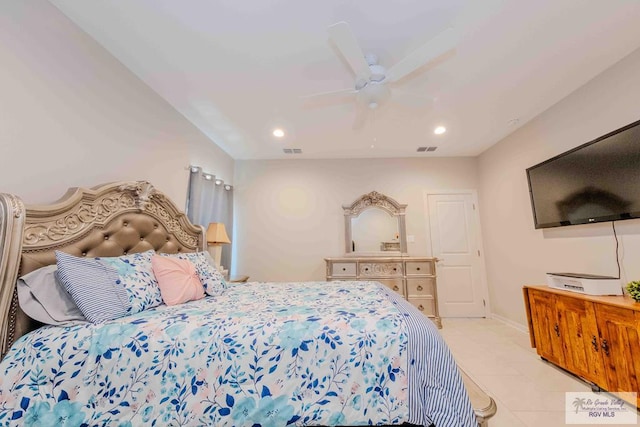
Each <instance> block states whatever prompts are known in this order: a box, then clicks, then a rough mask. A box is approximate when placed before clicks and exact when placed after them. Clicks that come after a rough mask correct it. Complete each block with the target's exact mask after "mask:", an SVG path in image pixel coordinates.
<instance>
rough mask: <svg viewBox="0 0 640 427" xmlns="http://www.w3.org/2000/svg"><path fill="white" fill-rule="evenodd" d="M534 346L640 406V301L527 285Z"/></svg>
mask: <svg viewBox="0 0 640 427" xmlns="http://www.w3.org/2000/svg"><path fill="white" fill-rule="evenodd" d="M523 292H524V301H525V306H526V310H527V320H528V322H529V334H530V338H531V346H532V347H535V348H536V350H537V352H538V355H540V357H542V358H543V359H545V360H547V361H549V362H551V363H554V364H556V365H558V366H560V367H561V368H563V369H566V370H567V371H569V372H571V373H573V374H575V375H577V376H579V377H581V378H583V379H585V380H587V381H589V382H591V383H593V384H595V385H597V386H598V387H600V388H601V389H604V390H607V391H609V392H611V393H614V394H619V395H620V397H622V398H625V399H626V398H627V397H628V396H625V395H624V393H625V392H635V393H638V396H639V399H638V400H637V401H636V402H632V403H634V404H636V405H637V406H638V405H640V303H636V302H635V301H634V300H633V299H631V298H629V297H627V296H595V295H583V294H579V293H574V292H569V291H563V290H559V289H553V288H549V287H547V286H525V287H524V288H523Z"/></svg>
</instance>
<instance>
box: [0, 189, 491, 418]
mask: <svg viewBox="0 0 640 427" xmlns="http://www.w3.org/2000/svg"><path fill="white" fill-rule="evenodd" d="M203 233H204V230H203V229H202V227H197V226H194V225H192V224H191V223H190V222H189V221H188V219H187V218H186V217H185V215H184V214H183V213H181V212H180V210H179V209H177V207H176V206H175V205H174V204H173V203H172V202H171V201H170V200H169V199H168V198H167V197H165V196H164V195H163V194H162V193H161V192H159V191H158V190H156V189H155V188H154V187H153V186H152V185H151V184H150V183H148V182H143V181H137V182H120V183H112V184H107V185H102V186H99V187H94V188H92V189H82V188H74V189H70V190H69V192H67V194H66V195H65V196H64V197H63V198H62V199H61V200H60V201H59V202H57V203H54V204H52V205H49V206H31V207H29V208H28V209H26V208H25V207H24V205H23V204H22V203H21V201H20V199H19V198H18V197H16V196H12V195H7V194H0V245H1V246H0V253H1V255H2V258H1V264H0V315H1V316H2V317H1V318H2V319H3V321H2V324H1V327H0V352H1V357H2V361H1V362H0V424H2V425H62V424H64V425H77V426H81V425H87V426H89V425H105V426H111V425H114V426H123V427H124V426H131V425H133V426H137V425H158V426H160V425H162V426H164V425H215V426H227V425H228V426H264V427H266V426H285V425H363V424H374V425H401V424H404V423H407V424H409V425H424V426H430V425H435V426H438V427H440V426H447V427H448V426H475V425H477V423H478V419H477V418H476V415H475V414H474V410H473V408H472V406H471V403H470V401H469V396H468V394H467V391H466V389H465V387H464V385H463V382H462V380H461V376H460V374H459V371H458V369H457V367H456V364H455V362H454V360H453V358H452V356H451V354H450V352H449V350H448V348H447V347H446V345H445V344H444V342H443V341H442V339H441V337H440V335H439V334H438V332H437V330H436V328H435V326H434V325H433V324H432V323H431V321H430V320H428V319H427V318H426V317H425V316H423V315H422V314H421V313H420V312H419V311H417V309H415V308H413V306H411V305H410V304H408V303H406V301H404V300H402V299H401V298H398V297H397V296H396V295H395V293H393V292H392V291H390V290H388V289H387V288H386V287H385V286H382V285H380V284H379V283H377V282H304V283H255V282H254V283H233V284H230V283H224V288H223V289H222V290H221V291H220V292H219V293H214V294H213V296H206V297H205V298H201V299H197V300H194V301H190V302H186V303H184V304H177V305H171V306H168V305H164V304H160V305H156V306H154V307H150V308H147V309H141V310H140V311H139V312H137V313H133V314H128V315H125V316H120V317H117V318H113V319H110V320H106V321H98V322H97V323H92V322H88V321H72V322H67V323H64V324H62V325H57V326H54V325H43V324H42V323H39V322H37V321H34V320H33V319H32V318H31V317H29V316H28V315H27V314H25V312H24V311H23V310H22V308H21V306H20V304H19V303H18V290H17V287H16V280H17V278H18V277H20V276H24V275H26V274H27V273H30V272H35V271H42V270H43V269H45V268H47V266H52V265H54V264H56V251H58V254H57V256H58V273H59V274H60V275H62V273H63V271H61V270H60V269H61V265H60V257H62V256H71V255H73V256H74V257H77V259H78V260H80V259H83V258H84V259H95V257H114V258H102V259H115V257H118V259H120V258H123V259H124V258H127V257H131V256H133V257H137V258H141V257H144V256H146V255H145V254H152V255H154V254H188V255H189V256H188V257H191V256H196V255H198V253H202V252H203V251H204V250H205V249H206V246H205V245H206V244H205V243H204V241H203V235H204V234H203ZM60 253H62V254H60ZM152 255H149V256H152ZM168 256H171V255H168ZM178 257H180V255H178ZM137 258H136V259H137ZM98 259H100V258H98ZM65 268H66V267H65ZM72 271H73V270H72ZM198 273H199V272H198ZM83 277H84V276H83ZM84 280H85V282H84V283H85V284H86V288H84V289H83V292H85V293H87V292H90V293H91V295H95V301H98V300H99V298H101V291H100V289H98V290H96V289H97V288H95V286H97V285H96V284H95V283H93V282H92V280H93V278H88V279H87V278H85V279H84ZM83 286H84V285H83ZM221 286H222V285H221ZM205 289H206V286H205ZM89 290H90V291H89ZM111 293H113V292H111ZM106 294H109V293H106ZM95 301H94V302H95ZM96 305H98V306H100V304H99V303H96ZM25 309H26V306H25ZM493 411H494V412H495V408H493ZM480 421H482V420H480ZM47 423H49V424H47ZM61 423H62V424H61Z"/></svg>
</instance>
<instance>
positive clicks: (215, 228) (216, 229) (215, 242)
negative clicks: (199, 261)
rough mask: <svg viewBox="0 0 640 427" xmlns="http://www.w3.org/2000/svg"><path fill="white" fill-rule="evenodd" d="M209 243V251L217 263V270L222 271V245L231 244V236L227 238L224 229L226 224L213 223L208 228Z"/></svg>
mask: <svg viewBox="0 0 640 427" xmlns="http://www.w3.org/2000/svg"><path fill="white" fill-rule="evenodd" d="M207 243H208V244H209V246H208V250H209V253H210V254H211V257H212V258H213V261H214V262H215V263H216V268H217V269H218V270H220V271H222V267H221V266H220V257H221V255H222V245H225V244H227V243H231V241H230V240H229V236H227V230H225V228H224V224H223V223H221V222H212V223H211V224H209V227H208V228H207Z"/></svg>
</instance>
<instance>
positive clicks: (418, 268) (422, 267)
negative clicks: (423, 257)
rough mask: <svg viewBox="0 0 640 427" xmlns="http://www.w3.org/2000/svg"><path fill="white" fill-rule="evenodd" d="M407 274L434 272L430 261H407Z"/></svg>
mask: <svg viewBox="0 0 640 427" xmlns="http://www.w3.org/2000/svg"><path fill="white" fill-rule="evenodd" d="M406 264H407V276H410V275H415V274H434V268H433V262H432V261H407V263H406Z"/></svg>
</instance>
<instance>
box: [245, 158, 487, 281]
mask: <svg viewBox="0 0 640 427" xmlns="http://www.w3.org/2000/svg"><path fill="white" fill-rule="evenodd" d="M477 182H478V180H477V173H476V160H475V159H473V158H462V157H460V158H431V159H419V158H414V159H358V160H355V159H354V160H344V159H342V160H295V159H293V160H237V161H236V168H235V176H234V198H235V227H236V230H235V238H234V240H235V241H234V250H235V255H234V257H235V260H236V261H237V264H236V266H235V271H234V273H237V274H247V275H250V276H251V280H269V281H281V280H292V281H295V280H298V281H303V280H324V278H325V263H324V259H323V258H325V257H335V256H342V255H344V213H343V210H342V205H343V204H349V203H352V202H353V201H354V200H355V199H357V198H358V197H360V196H361V195H363V194H366V193H369V192H371V191H373V190H375V191H378V192H380V193H383V194H385V195H387V196H389V197H392V198H394V199H395V200H397V201H398V202H399V203H405V204H407V205H408V206H407V210H406V222H407V234H409V235H414V236H415V243H409V244H408V252H409V254H410V255H423V256H424V255H430V252H431V248H430V247H429V245H428V242H427V226H426V224H427V223H426V215H425V210H424V194H423V192H424V190H442V189H477V188H478V184H477Z"/></svg>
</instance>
